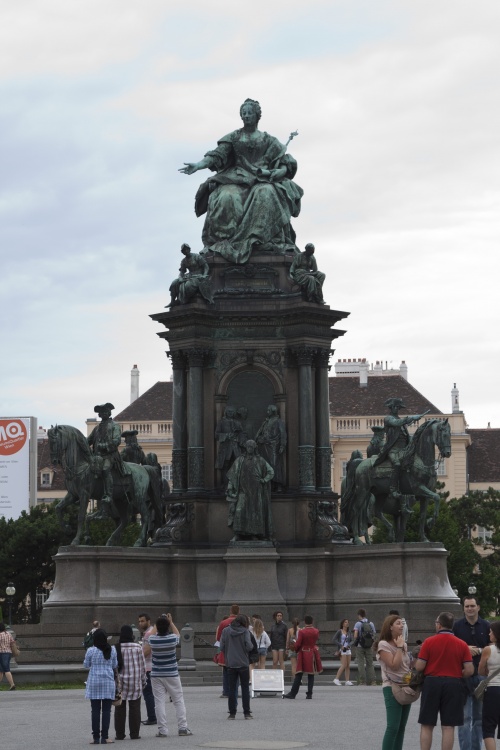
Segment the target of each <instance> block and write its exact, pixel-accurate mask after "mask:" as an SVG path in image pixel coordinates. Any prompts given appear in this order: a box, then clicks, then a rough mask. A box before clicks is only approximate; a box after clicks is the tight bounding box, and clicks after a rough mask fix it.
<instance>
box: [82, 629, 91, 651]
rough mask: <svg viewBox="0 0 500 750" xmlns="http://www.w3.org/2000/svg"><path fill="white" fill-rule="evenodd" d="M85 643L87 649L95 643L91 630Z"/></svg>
mask: <svg viewBox="0 0 500 750" xmlns="http://www.w3.org/2000/svg"><path fill="white" fill-rule="evenodd" d="M83 645H84V646H85V650H86V649H88V648H90V647H91V646H93V645H94V633H93V632H92V631H91V630H90V631H89V632H88V633H87V635H86V636H85V638H84V639H83Z"/></svg>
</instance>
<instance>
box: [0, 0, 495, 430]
mask: <svg viewBox="0 0 500 750" xmlns="http://www.w3.org/2000/svg"><path fill="white" fill-rule="evenodd" d="M499 33H500V5H499V4H498V1H497V0H475V2H474V3H471V2H470V0H467V1H466V2H465V1H464V0H453V2H452V3H450V2H449V0H432V1H428V0H394V1H392V0H378V1H377V2H376V3H374V2H373V0H327V1H325V2H324V1H323V0H308V2H307V3H306V2H304V1H303V0H301V1H300V2H299V1H298V0H286V1H285V0H265V1H264V0H252V3H250V4H249V3H240V2H229V1H228V0H211V2H201V0H182V1H181V0H69V1H68V0H16V2H10V1H9V0H0V134H1V137H0V164H1V169H0V253H1V267H0V268H1V287H0V288H1V300H0V301H1V309H2V336H1V342H2V346H1V353H2V357H1V366H0V383H1V389H0V416H20V415H21V416H25V415H34V416H37V417H38V419H39V423H40V424H42V425H43V426H49V425H50V424H51V423H55V422H59V423H68V424H74V425H76V426H78V427H80V428H81V429H83V428H84V420H85V419H86V418H87V417H90V416H92V415H93V406H94V404H96V403H102V402H103V401H107V400H110V401H112V402H113V403H114V404H115V406H116V408H117V410H121V409H123V408H124V407H125V406H126V405H127V404H128V403H129V392H130V369H131V368H132V365H133V364H134V363H137V365H138V366H139V369H140V371H141V384H140V388H141V393H142V392H144V391H145V390H146V389H147V388H149V387H150V386H151V385H153V384H154V383H155V382H156V381H157V380H165V379H167V378H168V377H169V376H170V370H169V366H168V362H167V359H166V356H165V351H164V350H165V346H164V344H163V342H162V341H161V340H160V339H159V338H158V337H157V336H156V332H157V331H158V330H160V329H159V327H158V326H157V324H155V323H153V321H151V319H150V318H149V314H150V313H156V312H160V311H161V310H162V309H163V308H164V306H165V305H166V304H167V303H168V301H169V295H168V287H169V284H170V281H171V280H172V278H174V277H175V275H176V273H177V269H178V266H179V260H180V254H179V247H180V245H181V243H182V242H189V244H191V246H192V247H193V249H194V250H199V249H201V247H202V246H201V229H202V219H196V217H195V215H194V212H193V202H194V195H195V192H196V189H197V187H198V184H199V183H200V182H201V181H203V180H204V179H205V176H206V173H198V174H195V175H193V176H191V177H188V176H186V175H182V174H179V172H178V171H177V170H178V168H179V167H181V166H182V164H183V162H185V161H197V160H198V159H199V158H201V157H202V155H203V154H204V153H205V152H206V151H207V150H208V149H209V148H212V147H213V146H214V144H215V143H216V140H217V138H218V137H220V136H222V135H223V134H225V133H227V132H229V131H231V130H233V129H235V128H237V127H239V126H240V121H239V116H238V111H239V106H240V104H241V102H242V101H243V100H244V99H245V98H246V97H252V98H255V99H258V100H259V101H260V103H261V106H262V110H263V117H262V120H261V123H260V127H261V128H262V129H264V130H267V131H268V132H269V133H271V134H272V135H275V136H277V137H278V138H280V140H282V141H285V140H286V139H287V137H288V134H289V133H290V131H292V130H295V129H298V130H299V137H297V138H296V139H295V140H294V141H293V144H292V146H291V153H292V154H293V155H294V156H295V158H296V159H297V161H298V164H299V171H298V173H297V178H296V181H297V182H298V183H299V184H300V185H301V186H302V188H303V189H304V192H305V195H304V199H303V201H302V213H301V215H300V217H299V218H298V219H296V220H295V222H294V227H295V230H296V232H297V242H298V244H299V246H301V247H302V248H303V246H304V245H305V244H306V243H307V242H311V241H312V242H314V243H315V245H316V255H317V260H318V265H319V267H320V269H321V270H323V271H325V272H326V274H327V280H326V283H325V297H326V299H327V301H328V303H329V304H330V305H331V307H333V308H336V309H339V310H346V311H350V313H351V315H350V317H349V318H348V319H347V320H346V321H345V325H344V326H343V327H344V328H346V330H347V333H346V335H345V336H344V337H343V338H342V339H339V340H338V341H337V347H336V353H335V357H334V359H337V358H348V357H351V358H352V357H366V358H367V359H368V360H369V361H371V362H373V361H375V360H377V359H381V360H383V361H384V362H385V361H387V362H388V363H390V364H391V363H392V364H393V365H394V366H397V365H399V363H400V361H401V360H403V359H404V360H406V362H407V364H408V366H409V379H410V382H411V383H412V384H413V385H414V386H415V387H416V388H417V389H418V390H420V391H421V392H422V393H423V394H424V395H425V396H427V398H429V399H430V400H431V401H433V402H434V403H435V404H436V405H437V406H438V407H439V408H441V410H443V411H448V410H449V409H450V404H451V399H450V390H451V388H452V386H453V383H454V382H456V383H457V385H458V387H459V389H460V403H461V408H462V409H463V410H464V412H465V414H466V417H467V420H468V422H469V425H470V426H472V427H486V426H487V423H488V422H491V426H492V427H497V428H498V427H500V387H499V380H498V377H499V365H500V361H499V360H500V354H499V343H498V323H499V313H498V287H499V284H500V273H499V270H500V260H499V253H500V242H499V240H500V236H499V235H500V231H499V205H498V204H499V198H500V189H499V181H498V180H499V174H500V164H499V161H500V160H499V153H500V145H499V133H500V122H499V111H500V99H499V96H498V71H499V70H500V45H499V43H498V39H499ZM341 327H342V326H341Z"/></svg>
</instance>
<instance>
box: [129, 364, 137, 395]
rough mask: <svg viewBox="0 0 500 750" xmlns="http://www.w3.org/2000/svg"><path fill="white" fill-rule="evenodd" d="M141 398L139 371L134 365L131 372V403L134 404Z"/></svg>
mask: <svg viewBox="0 0 500 750" xmlns="http://www.w3.org/2000/svg"><path fill="white" fill-rule="evenodd" d="M138 398H139V370H138V369H137V365H134V366H133V367H132V369H131V371H130V403H131V404H133V403H134V401H137V399H138Z"/></svg>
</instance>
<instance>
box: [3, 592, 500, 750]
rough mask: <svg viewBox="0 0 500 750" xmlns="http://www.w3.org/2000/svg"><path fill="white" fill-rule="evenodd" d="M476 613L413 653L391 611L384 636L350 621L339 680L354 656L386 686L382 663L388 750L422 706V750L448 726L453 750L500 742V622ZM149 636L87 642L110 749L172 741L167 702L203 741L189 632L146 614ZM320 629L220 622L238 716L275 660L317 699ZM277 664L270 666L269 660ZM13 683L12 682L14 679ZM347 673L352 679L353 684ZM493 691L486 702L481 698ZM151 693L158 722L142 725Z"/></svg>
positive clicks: (342, 630)
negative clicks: (187, 684)
mask: <svg viewBox="0 0 500 750" xmlns="http://www.w3.org/2000/svg"><path fill="white" fill-rule="evenodd" d="M463 606H464V617H463V618H460V619H458V620H455V619H454V616H453V614H452V613H450V612H441V613H439V614H438V615H437V617H436V619H435V623H434V628H435V634H434V635H431V636H429V637H428V638H426V639H425V640H424V641H423V643H421V642H419V641H418V642H417V646H416V647H415V648H414V649H413V650H410V649H409V647H408V625H407V623H406V621H405V619H404V618H403V617H401V616H400V614H399V613H398V612H397V611H396V610H391V611H390V613H389V614H388V616H387V617H386V618H385V619H384V621H383V623H382V626H381V628H380V633H379V634H377V630H376V628H375V625H374V623H373V622H371V620H369V618H368V616H367V613H366V610H365V609H363V608H360V609H359V610H358V613H357V619H356V622H355V624H354V627H352V628H351V627H350V622H349V620H348V619H347V618H344V619H343V620H341V622H340V623H339V628H338V630H337V631H336V632H335V634H334V636H333V645H334V649H335V651H334V656H335V657H337V658H339V660H340V667H339V668H338V671H337V672H336V675H335V678H334V680H333V683H334V685H335V686H337V687H339V686H342V684H343V685H344V686H352V685H353V684H354V683H353V682H352V681H351V679H350V678H351V659H352V658H353V656H354V653H355V654H356V659H357V667H358V684H366V685H376V684H377V682H376V679H375V670H374V661H375V660H376V661H377V662H378V664H379V666H380V673H381V682H382V695H383V704H381V705H384V706H385V714H386V729H385V733H384V736H383V740H382V750H402V748H403V744H404V736H405V729H406V726H407V722H408V720H409V717H410V713H411V704H412V703H413V702H415V703H417V701H418V700H419V704H418V703H417V706H418V723H419V724H420V746H421V750H430V749H431V746H432V741H433V732H434V728H435V727H436V725H437V723H438V719H439V720H440V724H441V748H442V750H452V747H453V744H454V739H455V727H457V728H458V740H459V745H460V750H480V748H481V747H482V743H483V741H484V746H485V747H486V750H495V747H496V740H495V734H496V735H497V737H499V738H500V733H499V729H500V621H498V622H492V623H489V622H488V621H487V620H484V619H482V618H481V617H480V616H479V611H480V606H479V603H478V601H477V599H476V597H475V596H472V595H471V596H468V597H466V598H465V600H464V603H463ZM138 626H139V632H140V636H141V638H140V640H139V641H138V642H137V641H136V639H135V637H134V630H133V628H132V626H130V625H123V626H122V628H121V630H120V636H119V642H118V644H117V645H116V646H113V645H111V644H110V642H109V641H110V637H109V636H108V635H107V633H106V632H105V630H104V629H103V628H101V626H100V623H99V622H97V621H95V622H94V623H93V624H92V629H91V630H90V631H89V633H87V635H86V637H85V641H84V643H85V646H86V648H87V650H86V654H85V659H84V666H85V667H87V668H88V669H89V674H88V678H87V682H86V691H85V696H86V698H88V699H89V700H90V704H91V726H92V742H91V744H110V743H112V742H114V741H115V740H123V739H125V737H126V720H127V708H128V731H129V736H130V738H131V739H138V738H139V737H140V728H141V724H143V725H156V726H157V733H156V737H159V738H165V737H167V736H168V734H169V732H168V726H167V704H168V702H169V701H170V702H171V703H172V704H173V707H174V709H175V712H176V719H177V731H178V734H179V736H189V735H191V734H192V732H191V730H190V729H189V727H188V724H187V717H186V707H185V703H184V696H183V691H182V685H181V680H180V677H179V672H178V666H177V659H176V648H177V646H178V645H179V638H180V636H179V631H178V629H177V627H176V625H175V624H174V622H173V620H172V617H171V615H170V614H163V615H161V616H160V617H159V618H158V619H157V620H156V622H155V623H154V624H152V623H151V619H150V617H149V615H148V614H146V613H141V614H140V615H139V617H138ZM319 636H320V633H319V630H318V628H317V627H315V625H314V621H313V618H312V616H310V615H305V617H304V620H303V624H301V621H300V620H299V619H298V618H294V619H293V620H292V622H291V625H290V626H288V625H287V624H286V623H285V622H284V619H283V612H281V611H279V610H278V611H276V612H274V614H273V621H272V624H271V627H270V628H269V630H268V631H266V628H265V625H264V622H263V618H262V617H261V616H260V615H259V614H254V615H252V616H251V617H249V616H247V615H245V614H243V613H240V608H239V606H238V605H237V604H234V605H232V606H231V609H230V613H229V615H228V616H227V617H225V618H223V619H222V620H221V622H220V623H219V625H218V627H217V631H216V642H215V645H216V647H217V652H218V656H217V659H216V661H217V663H218V664H220V666H221V667H222V694H221V698H226V699H227V705H228V719H230V720H234V719H235V718H236V714H237V711H238V688H240V690H241V703H242V709H243V716H244V718H245V719H252V718H253V715H252V711H251V702H250V684H252V670H262V669H265V667H266V659H267V656H268V654H269V652H270V656H271V657H272V668H273V669H275V670H283V672H284V670H285V663H286V661H287V660H288V659H289V660H290V666H291V677H292V684H291V687H290V688H289V690H288V692H284V694H283V698H286V699H294V698H295V697H296V696H297V694H298V692H299V690H300V687H301V685H302V680H303V677H304V675H306V676H307V692H306V696H305V697H306V699H312V697H313V689H314V678H315V675H316V674H320V673H321V672H322V671H323V667H322V663H321V657H320V652H319V648H318V641H319ZM11 640H12V639H11V636H10V635H9V634H8V633H7V632H6V629H5V626H3V624H2V623H0V669H1V670H2V672H4V673H5V674H6V676H7V679H8V681H9V684H10V686H11V687H10V689H11V690H12V689H14V684H13V680H12V675H11V674H10V670H9V662H10V646H11V642H10V641H11ZM270 663H271V660H269V664H270ZM2 676H3V675H2ZM341 677H343V678H344V682H343V683H342V682H341ZM481 693H482V694H481ZM141 697H143V698H144V703H145V706H146V712H147V718H145V719H143V720H141ZM112 705H114V706H115V712H114V729H115V739H112V738H110V737H109V728H110V723H111V707H112Z"/></svg>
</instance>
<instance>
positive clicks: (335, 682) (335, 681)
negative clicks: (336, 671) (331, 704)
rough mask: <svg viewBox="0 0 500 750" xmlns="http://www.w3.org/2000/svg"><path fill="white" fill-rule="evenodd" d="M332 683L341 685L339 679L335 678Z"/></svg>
mask: <svg viewBox="0 0 500 750" xmlns="http://www.w3.org/2000/svg"><path fill="white" fill-rule="evenodd" d="M333 684H334V685H338V686H339V687H342V683H341V682H340V680H337V678H335V679H334V681H333ZM346 685H347V682H346Z"/></svg>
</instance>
